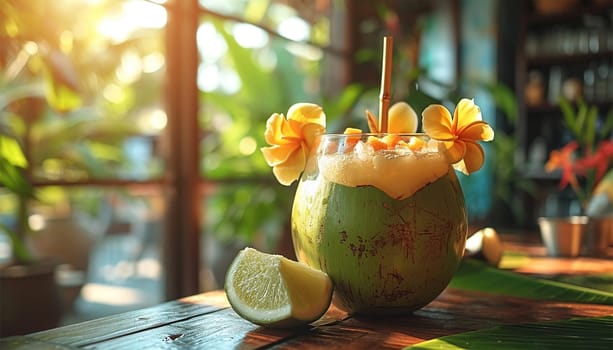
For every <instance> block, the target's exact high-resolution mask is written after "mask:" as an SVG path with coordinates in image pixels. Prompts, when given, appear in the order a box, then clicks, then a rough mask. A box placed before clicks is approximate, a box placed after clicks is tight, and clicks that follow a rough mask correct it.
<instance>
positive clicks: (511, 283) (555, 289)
mask: <svg viewBox="0 0 613 350" xmlns="http://www.w3.org/2000/svg"><path fill="white" fill-rule="evenodd" d="M449 287H451V288H458V289H468V290H475V291H480V292H486V293H492V294H498V295H506V296H511V297H521V298H529V299H538V300H552V301H569V302H576V303H592V304H605V305H613V293H609V292H605V291H601V290H596V289H591V288H585V287H581V286H577V285H572V284H568V283H562V282H556V281H550V280H545V279H540V278H535V277H529V276H524V275H520V274H517V273H514V272H510V271H504V270H500V269H497V268H494V267H491V266H488V265H486V264H485V263H483V262H480V261H477V260H474V259H464V260H463V261H462V263H461V264H460V268H459V269H458V271H457V272H456V274H455V275H454V277H453V279H452V280H451V282H450V284H449Z"/></svg>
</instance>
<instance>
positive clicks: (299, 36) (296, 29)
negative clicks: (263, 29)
mask: <svg viewBox="0 0 613 350" xmlns="http://www.w3.org/2000/svg"><path fill="white" fill-rule="evenodd" d="M310 30H311V27H310V26H309V24H308V23H307V22H306V21H305V20H303V19H302V18H299V17H289V18H287V19H285V20H283V21H282V22H281V23H280V24H279V27H278V31H279V34H281V35H282V36H284V37H286V38H288V39H290V40H294V41H306V40H308V39H309V37H310Z"/></svg>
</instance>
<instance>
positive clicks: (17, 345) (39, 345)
mask: <svg viewBox="0 0 613 350" xmlns="http://www.w3.org/2000/svg"><path fill="white" fill-rule="evenodd" d="M0 349H2V350H23V349H28V350H74V349H77V348H75V347H71V346H65V345H61V344H53V343H49V342H44V341H40V340H37V339H33V338H30V337H27V336H15V337H7V338H1V339H0Z"/></svg>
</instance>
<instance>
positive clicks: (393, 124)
mask: <svg viewBox="0 0 613 350" xmlns="http://www.w3.org/2000/svg"><path fill="white" fill-rule="evenodd" d="M416 131H417V113H415V110H413V108H412V107H411V106H410V105H409V104H408V103H406V102H396V103H394V104H393V105H392V106H391V107H390V108H389V111H388V124H387V132H390V133H414V132H416Z"/></svg>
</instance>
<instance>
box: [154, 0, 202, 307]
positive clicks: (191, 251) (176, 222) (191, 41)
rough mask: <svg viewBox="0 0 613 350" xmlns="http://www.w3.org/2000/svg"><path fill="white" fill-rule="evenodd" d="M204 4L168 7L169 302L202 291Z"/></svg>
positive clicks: (187, 0)
mask: <svg viewBox="0 0 613 350" xmlns="http://www.w3.org/2000/svg"><path fill="white" fill-rule="evenodd" d="M197 14H198V1H197V0H183V1H177V2H176V3H175V4H174V6H169V7H168V23H167V27H166V53H167V54H166V74H167V75H166V83H167V84H166V98H167V100H166V103H167V105H166V111H167V115H168V126H167V128H168V130H167V131H168V134H167V136H168V140H167V141H168V142H167V144H166V146H167V147H166V149H165V156H166V162H167V169H168V171H169V174H168V177H169V179H170V181H169V182H170V183H169V186H167V187H166V193H165V195H166V198H167V203H168V207H167V208H166V209H167V210H166V212H167V216H166V220H165V230H164V239H163V250H164V255H163V260H164V272H165V273H164V277H165V284H166V290H165V292H166V298H167V299H176V298H179V297H182V296H186V295H191V294H194V293H197V292H198V289H199V278H198V276H199V271H200V267H201V266H200V264H201V262H200V221H201V220H200V218H201V215H202V214H201V205H200V202H201V200H200V193H199V191H198V182H199V166H198V165H199V163H200V155H199V154H198V149H199V147H198V135H199V133H198V130H199V129H198V87H197V83H196V77H197V71H198V49H197V45H196V31H197V29H198V15H197Z"/></svg>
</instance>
